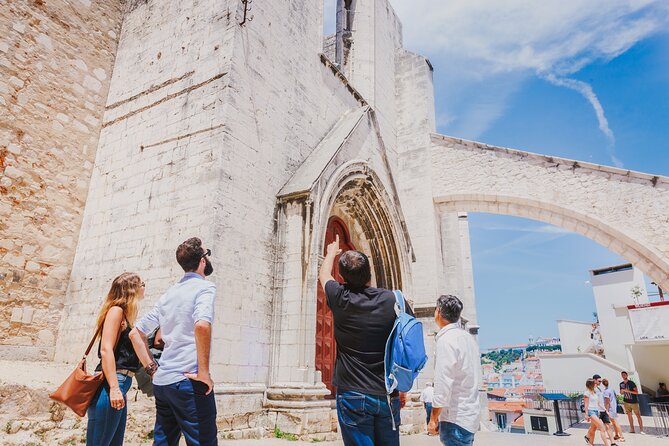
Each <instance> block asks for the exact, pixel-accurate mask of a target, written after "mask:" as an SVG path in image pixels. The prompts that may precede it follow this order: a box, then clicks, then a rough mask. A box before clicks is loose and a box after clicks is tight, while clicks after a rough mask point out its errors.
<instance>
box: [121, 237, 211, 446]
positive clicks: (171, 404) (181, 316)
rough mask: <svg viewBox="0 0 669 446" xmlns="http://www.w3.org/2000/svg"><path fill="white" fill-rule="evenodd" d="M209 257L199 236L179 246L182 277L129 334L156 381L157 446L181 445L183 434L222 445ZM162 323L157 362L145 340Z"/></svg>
mask: <svg viewBox="0 0 669 446" xmlns="http://www.w3.org/2000/svg"><path fill="white" fill-rule="evenodd" d="M210 255H211V250H209V249H205V248H204V247H203V246H202V242H201V240H200V239H199V238H197V237H193V238H190V239H188V240H186V241H185V242H183V243H182V244H181V245H179V247H178V248H177V251H176V258H177V262H178V263H179V265H181V267H182V268H183V270H184V272H185V274H184V276H183V277H182V278H181V280H179V281H178V282H177V283H175V284H174V285H172V286H171V287H170V288H169V289H168V290H167V291H166V292H165V294H163V295H162V296H161V297H160V299H159V300H158V302H157V303H156V305H155V307H154V308H153V309H152V310H151V311H149V313H147V314H146V315H145V316H144V317H142V318H141V319H140V321H139V322H137V324H136V325H135V328H134V329H133V330H132V331H131V332H130V339H131V340H132V344H133V347H134V348H135V352H136V353H137V356H138V357H139V360H140V361H141V362H142V364H143V365H144V368H145V369H146V371H147V373H148V374H149V375H150V376H151V377H152V380H153V394H154V397H155V400H156V423H155V427H154V432H153V444H154V446H178V445H179V440H180V438H181V435H182V434H183V435H184V436H185V437H186V443H187V444H188V445H189V446H215V445H217V444H218V440H217V428H216V400H215V399H214V392H213V386H214V382H213V381H212V379H211V376H210V375H209V352H210V350H211V325H212V323H213V321H214V299H215V297H216V286H215V285H214V284H213V283H212V282H210V281H208V280H205V276H208V275H210V274H211V273H212V272H213V267H212V265H211V263H210V261H209V259H208V257H209V256H210ZM158 327H160V332H161V335H162V338H163V342H164V343H165V348H164V350H163V353H162V355H161V357H160V365H159V366H158V364H156V363H155V361H154V360H153V356H152V355H151V353H150V352H149V348H148V345H147V343H146V335H147V334H149V333H151V332H152V331H153V330H155V329H156V328H158Z"/></svg>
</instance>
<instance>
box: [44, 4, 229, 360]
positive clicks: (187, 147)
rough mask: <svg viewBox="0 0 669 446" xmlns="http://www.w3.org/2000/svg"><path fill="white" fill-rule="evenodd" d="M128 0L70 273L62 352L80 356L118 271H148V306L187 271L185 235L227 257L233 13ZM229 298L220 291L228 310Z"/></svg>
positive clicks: (144, 274) (219, 8) (64, 355)
mask: <svg viewBox="0 0 669 446" xmlns="http://www.w3.org/2000/svg"><path fill="white" fill-rule="evenodd" d="M230 3H233V2H230ZM131 5H132V6H133V7H132V8H131V9H130V10H129V12H128V13H127V15H126V16H125V19H124V22H123V28H122V33H121V36H120V41H119V47H118V53H117V57H116V65H115V68H114V74H113V77H112V81H111V87H110V93H109V98H108V100H107V107H106V111H105V115H104V122H103V129H102V133H101V136H100V143H99V147H98V150H97V156H96V160H95V167H94V170H93V176H92V179H91V185H90V189H89V194H88V199H87V202H86V210H85V214H84V221H83V224H82V229H81V232H80V234H79V242H78V245H77V254H76V257H75V261H74V266H73V271H72V275H71V277H70V282H69V287H68V292H67V298H66V302H67V303H66V305H65V317H64V319H63V322H62V323H61V329H60V334H59V343H58V347H57V352H56V359H58V360H73V359H76V358H77V356H78V355H80V354H81V349H82V348H83V345H84V343H85V342H86V340H87V339H88V338H89V337H90V336H91V335H92V327H93V324H94V320H95V317H96V314H97V311H98V310H99V307H100V304H101V302H102V300H103V298H104V296H105V294H106V292H107V291H108V288H109V285H110V283H111V280H112V279H113V278H114V277H115V276H116V275H118V274H120V273H121V272H123V271H136V272H138V273H139V274H140V275H141V276H142V278H143V279H144V280H145V281H146V283H147V289H146V295H147V299H146V302H145V303H144V305H143V309H147V308H148V307H149V306H150V305H152V303H153V302H155V300H156V299H157V298H158V297H159V296H160V295H161V294H162V292H163V291H164V290H165V288H166V287H167V286H169V285H170V284H171V283H173V282H174V281H175V280H176V279H178V277H179V275H180V268H179V266H178V264H177V263H176V261H175V257H174V252H175V249H176V246H177V245H178V244H179V243H180V242H181V241H183V240H185V239H186V238H189V237H191V236H199V237H201V238H202V239H203V240H204V243H205V244H207V245H208V246H209V247H211V248H212V251H213V252H214V253H215V255H217V256H218V257H219V258H223V256H224V254H225V248H226V246H225V245H221V244H220V243H216V241H217V238H216V237H215V234H216V233H218V232H220V231H221V228H222V224H223V223H224V222H223V219H222V217H223V216H224V215H225V212H229V211H230V209H231V206H227V207H226V206H224V205H226V204H229V203H225V202H224V201H223V198H222V197H223V196H224V194H223V192H224V190H225V187H226V186H225V180H226V178H228V177H229V176H228V175H226V172H228V171H230V170H232V169H233V167H232V166H229V165H227V164H226V162H225V156H226V154H225V148H226V147H229V146H230V145H231V143H230V139H231V138H230V136H229V135H228V134H226V132H225V127H224V126H225V119H224V116H225V110H226V104H227V103H228V102H229V101H228V100H227V95H228V92H229V90H228V87H229V77H228V76H227V71H228V70H229V62H230V54H231V44H232V37H233V30H234V29H235V26H236V22H235V21H234V14H226V3H225V2H219V3H217V5H216V7H215V8H212V5H211V4H203V3H200V2H167V3H165V2H160V3H156V2H138V3H132V4H131ZM226 30H228V31H227V32H226ZM237 207H238V208H239V209H241V208H242V206H241V205H237ZM218 277H220V276H218ZM218 285H219V288H220V289H221V291H223V290H224V289H225V284H224V283H219V284H218ZM222 302H224V298H219V299H218V305H217V312H218V314H219V317H220V315H221V313H222V312H223V306H222V305H221V303H222ZM215 332H216V334H217V335H218V334H219V331H218V330H216V331H215ZM218 354H220V350H218V349H217V350H215V353H214V356H216V355H218Z"/></svg>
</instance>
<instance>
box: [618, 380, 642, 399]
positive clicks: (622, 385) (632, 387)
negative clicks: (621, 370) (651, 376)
mask: <svg viewBox="0 0 669 446" xmlns="http://www.w3.org/2000/svg"><path fill="white" fill-rule="evenodd" d="M623 390H636V384H634V382H633V381H632V380H630V379H628V380H627V384H625V381H622V382H621V383H620V393H621V394H622V395H623V401H625V402H626V403H631V404H636V403H637V402H638V400H637V396H636V395H634V394H630V393H624V392H623Z"/></svg>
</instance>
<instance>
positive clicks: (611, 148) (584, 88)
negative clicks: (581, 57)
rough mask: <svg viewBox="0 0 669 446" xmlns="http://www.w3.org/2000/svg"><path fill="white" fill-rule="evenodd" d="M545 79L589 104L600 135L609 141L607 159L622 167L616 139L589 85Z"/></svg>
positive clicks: (552, 77)
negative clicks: (595, 118) (576, 94)
mask: <svg viewBox="0 0 669 446" xmlns="http://www.w3.org/2000/svg"><path fill="white" fill-rule="evenodd" d="M545 78H546V80H548V81H549V82H550V83H552V84H554V85H557V86H559V87H566V88H571V89H572V90H575V91H577V92H579V93H580V94H581V95H582V96H583V97H584V98H586V99H587V100H588V102H590V105H592V108H593V109H594V110H595V114H596V115H597V122H599V130H601V131H602V133H604V135H605V136H606V139H608V140H609V144H608V147H607V148H606V151H607V152H608V154H609V157H611V161H612V162H613V165H614V166H616V167H623V162H622V161H620V159H619V158H618V156H617V155H616V149H615V143H616V138H615V136H613V132H612V131H611V129H610V128H609V121H607V119H606V115H605V114H604V108H603V107H602V104H601V102H599V99H597V95H596V94H595V92H594V91H592V87H591V86H590V84H588V83H586V82H583V81H579V80H576V79H568V78H558V77H556V76H555V75H553V74H548V75H546V76H545Z"/></svg>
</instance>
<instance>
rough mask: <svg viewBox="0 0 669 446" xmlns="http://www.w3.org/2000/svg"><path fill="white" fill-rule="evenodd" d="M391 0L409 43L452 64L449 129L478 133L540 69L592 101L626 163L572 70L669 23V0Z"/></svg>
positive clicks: (446, 66)
mask: <svg viewBox="0 0 669 446" xmlns="http://www.w3.org/2000/svg"><path fill="white" fill-rule="evenodd" d="M391 2H392V4H393V6H394V8H395V10H396V11H397V13H398V15H399V17H400V19H401V20H402V23H403V29H404V36H405V45H406V46H408V47H409V48H411V49H413V50H415V51H417V52H421V53H424V54H426V55H428V56H429V57H431V58H432V59H433V62H435V65H437V68H438V69H439V68H441V69H442V70H447V71H448V74H447V75H446V76H447V78H446V82H445V83H444V85H440V88H441V89H442V90H443V93H444V94H445V96H446V99H445V101H446V102H447V103H446V104H442V109H441V110H440V114H442V115H444V116H448V117H449V123H450V125H449V129H460V130H464V131H465V132H467V133H468V134H462V135H458V136H463V137H467V138H477V137H478V136H479V135H481V134H482V133H483V132H485V130H486V129H487V128H488V127H489V126H490V125H491V124H492V123H493V122H494V121H495V120H496V119H497V118H499V116H501V114H502V113H503V112H504V110H505V107H506V104H507V103H508V99H509V97H510V94H511V93H509V92H513V91H514V89H515V88H517V87H518V82H522V81H523V79H524V78H525V79H526V78H527V77H528V76H538V77H540V78H543V79H546V80H548V81H549V82H551V83H553V84H555V85H558V86H562V87H565V88H570V89H572V90H575V91H577V92H578V93H580V94H581V95H582V96H583V97H584V98H585V99H586V100H588V102H589V103H590V105H591V106H592V108H593V111H594V112H595V114H596V116H597V120H598V122H599V128H600V130H601V131H602V133H603V134H604V135H605V136H606V138H607V141H608V146H609V147H608V148H607V150H608V153H609V156H610V158H611V160H612V162H613V163H614V164H615V165H622V163H621V162H620V160H619V159H618V157H617V156H616V153H615V148H614V147H615V137H614V133H613V131H612V130H611V128H610V127H609V125H608V121H607V120H606V115H605V112H604V108H603V107H602V104H601V102H600V101H599V99H598V98H597V96H596V94H595V92H594V91H593V89H592V87H591V86H590V85H589V84H587V83H585V82H583V81H578V80H575V79H572V78H570V76H571V75H573V74H574V73H576V72H578V71H579V70H580V69H581V68H583V67H585V66H587V65H589V64H591V63H593V62H595V61H608V60H611V59H613V58H615V57H617V56H618V55H620V54H622V53H624V52H625V51H627V50H628V49H629V48H631V47H632V46H633V45H634V44H636V43H637V42H639V41H641V40H643V39H645V38H647V37H649V36H651V35H653V34H656V33H658V32H661V31H665V30H666V29H667V28H669V1H667V0H565V1H562V2H545V1H534V0H505V1H503V2H491V1H489V0H448V1H442V2H435V1H434V0H391ZM509 78H513V79H515V81H516V83H515V84H514V83H513V82H509ZM500 79H502V80H501V81H500ZM481 86H486V88H485V93H486V95H487V99H486V104H485V106H481V104H480V102H481V101H480V100H477V99H473V100H472V98H476V97H477V96H478V95H480V92H481ZM488 91H489V92H490V93H489V94H488ZM465 96H466V97H465ZM479 97H480V96H479ZM472 121H474V122H472Z"/></svg>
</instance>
